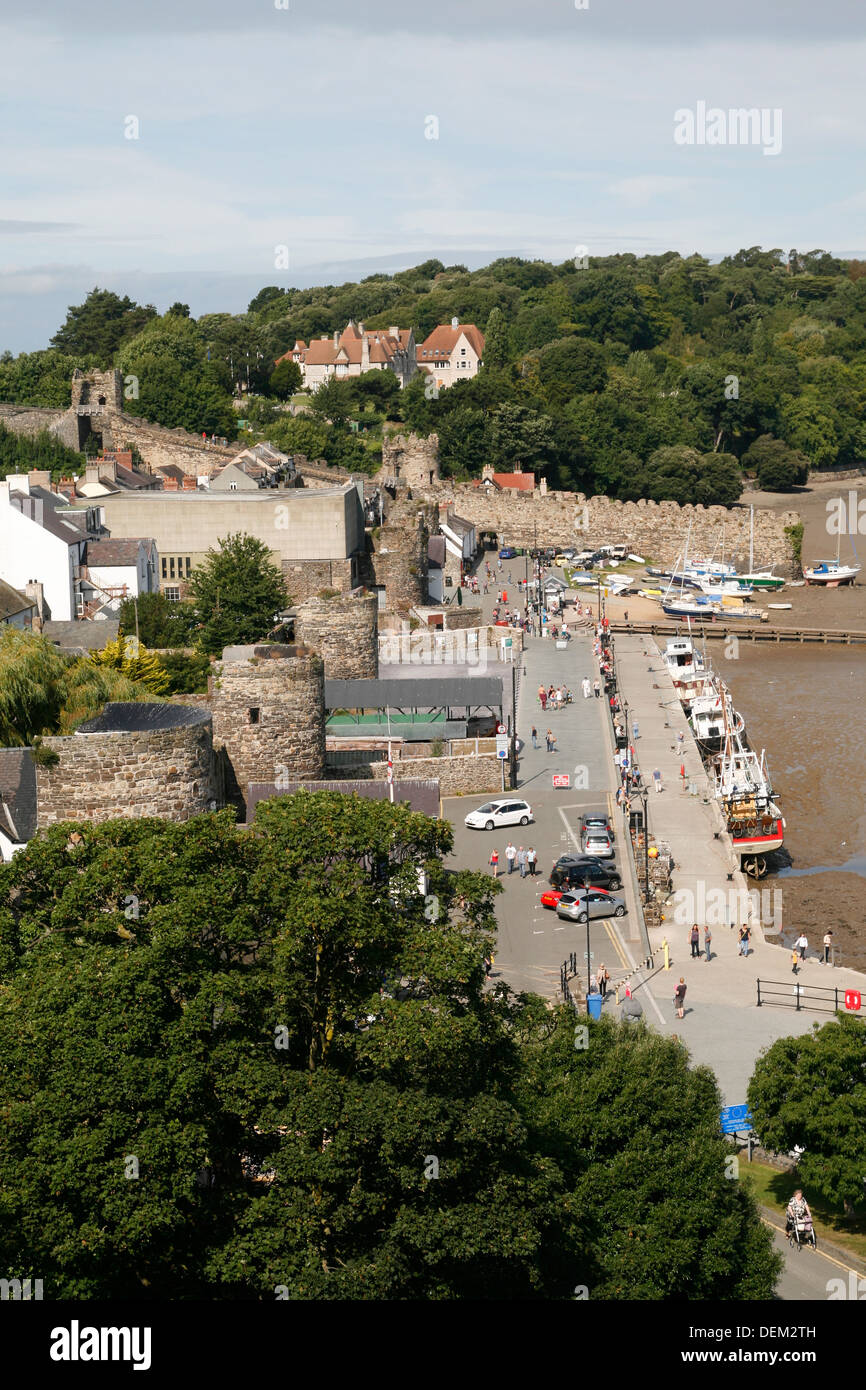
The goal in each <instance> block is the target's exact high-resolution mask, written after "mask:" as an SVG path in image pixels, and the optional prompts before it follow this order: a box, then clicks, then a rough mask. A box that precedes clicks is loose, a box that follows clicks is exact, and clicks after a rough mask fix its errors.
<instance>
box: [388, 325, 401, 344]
mask: <svg viewBox="0 0 866 1390" xmlns="http://www.w3.org/2000/svg"><path fill="white" fill-rule="evenodd" d="M388 332H389V333H390V334H391V337H392V338H396V339H397V342H398V343H399V341H400V330H399V328H395V327H394V325H393V324H392V325H391V327H390V328H389V329H388Z"/></svg>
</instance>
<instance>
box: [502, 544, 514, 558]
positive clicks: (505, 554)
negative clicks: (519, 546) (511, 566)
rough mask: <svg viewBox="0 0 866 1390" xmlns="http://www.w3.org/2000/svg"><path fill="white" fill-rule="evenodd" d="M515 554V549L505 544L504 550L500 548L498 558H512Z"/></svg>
mask: <svg viewBox="0 0 866 1390" xmlns="http://www.w3.org/2000/svg"><path fill="white" fill-rule="evenodd" d="M516 554H517V551H516V550H514V549H512V547H511V546H510V545H507V546H506V547H505V549H504V550H500V552H499V558H500V560H513V559H514V557H515V555H516Z"/></svg>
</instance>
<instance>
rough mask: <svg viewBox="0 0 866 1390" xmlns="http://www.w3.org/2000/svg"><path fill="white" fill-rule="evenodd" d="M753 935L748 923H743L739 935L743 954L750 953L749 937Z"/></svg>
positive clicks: (740, 948) (740, 951)
mask: <svg viewBox="0 0 866 1390" xmlns="http://www.w3.org/2000/svg"><path fill="white" fill-rule="evenodd" d="M751 935H752V933H751V931H750V930H749V927H748V925H747V923H746V922H744V923H743V925H742V926H741V927H740V930H739V933H738V935H737V940H738V943H739V945H738V950H739V954H740V955H741V956H747V955H748V954H749V938H750V937H751Z"/></svg>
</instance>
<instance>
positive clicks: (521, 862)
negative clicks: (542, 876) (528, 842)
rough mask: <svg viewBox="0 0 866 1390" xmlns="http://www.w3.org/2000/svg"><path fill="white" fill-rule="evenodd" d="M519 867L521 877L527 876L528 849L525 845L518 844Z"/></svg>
mask: <svg viewBox="0 0 866 1390" xmlns="http://www.w3.org/2000/svg"><path fill="white" fill-rule="evenodd" d="M517 867H518V869H519V870H520V877H521V878H526V850H525V849H524V848H523V845H518V848H517Z"/></svg>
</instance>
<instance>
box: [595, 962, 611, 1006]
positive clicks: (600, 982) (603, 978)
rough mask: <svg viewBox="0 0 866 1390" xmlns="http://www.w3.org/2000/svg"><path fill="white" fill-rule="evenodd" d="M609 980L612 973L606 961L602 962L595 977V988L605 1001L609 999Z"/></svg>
mask: <svg viewBox="0 0 866 1390" xmlns="http://www.w3.org/2000/svg"><path fill="white" fill-rule="evenodd" d="M609 980H610V971H609V970H608V968H607V966H606V965H605V964H604V961H602V963H601V965H600V966H599V967H598V970H597V971H596V976H595V987H596V989H597V990H598V992H599V994H600V995H601V997H602V1000H604V999H605V998H606V997H607V986H608V981H609Z"/></svg>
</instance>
